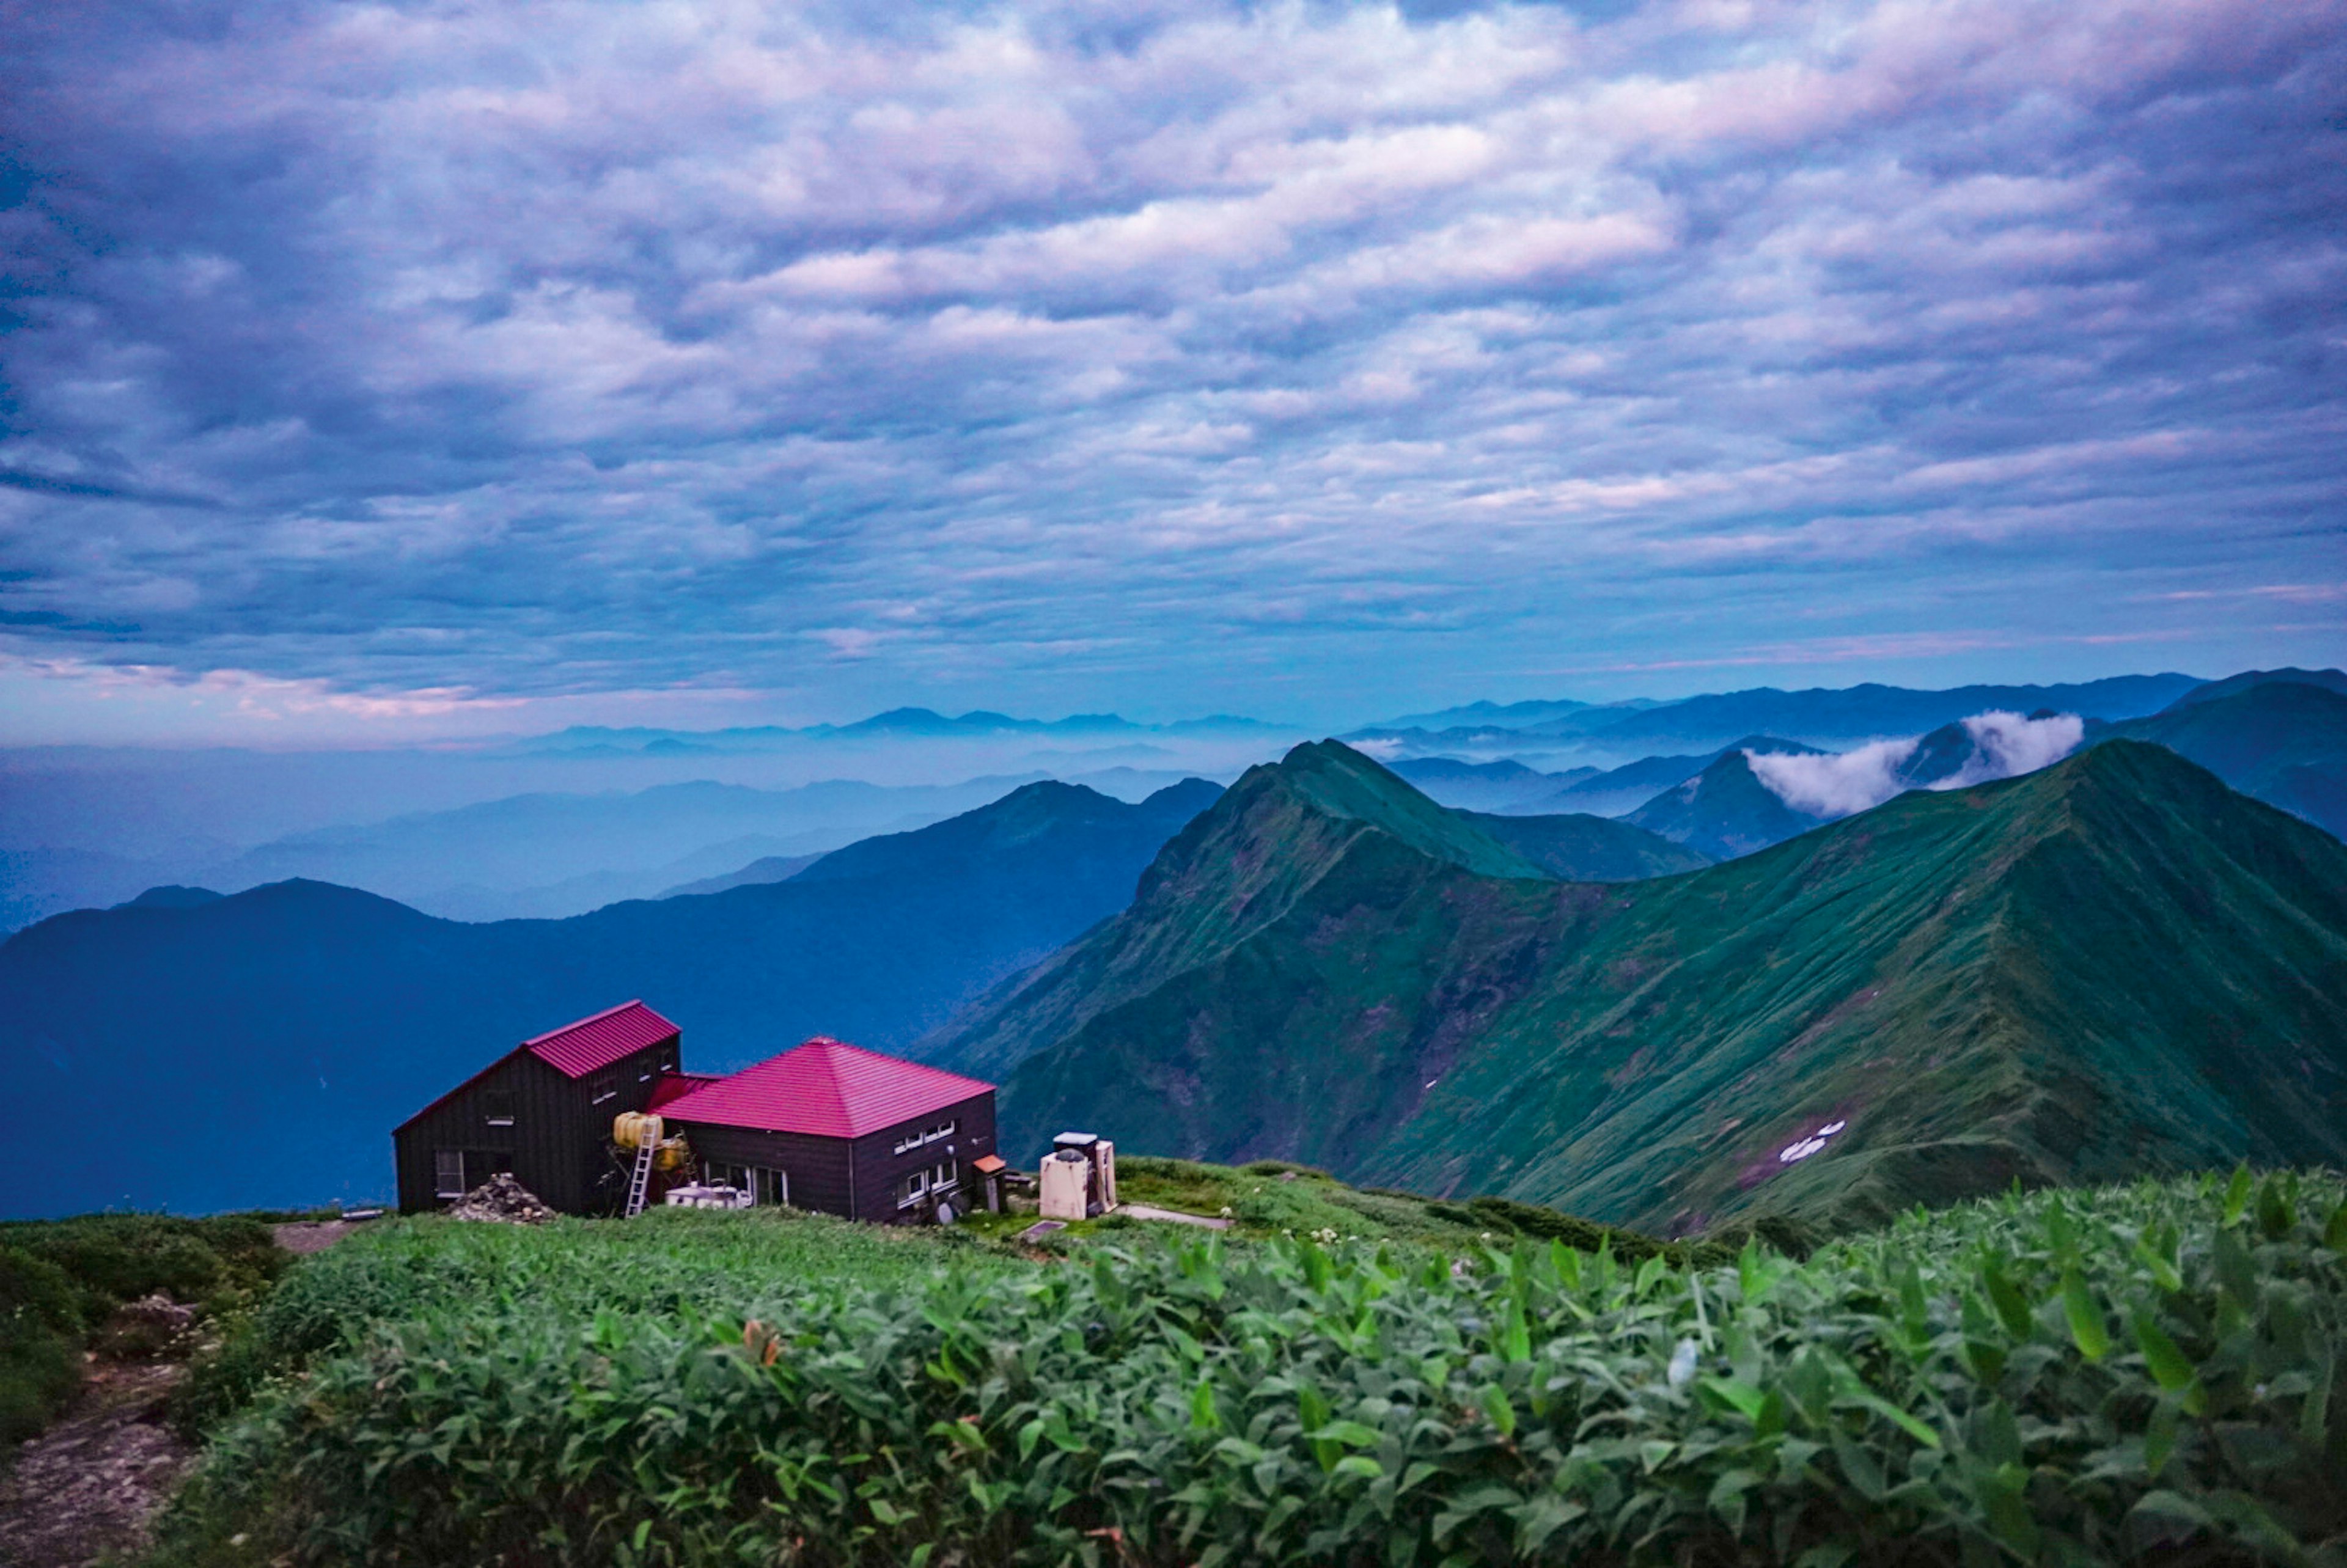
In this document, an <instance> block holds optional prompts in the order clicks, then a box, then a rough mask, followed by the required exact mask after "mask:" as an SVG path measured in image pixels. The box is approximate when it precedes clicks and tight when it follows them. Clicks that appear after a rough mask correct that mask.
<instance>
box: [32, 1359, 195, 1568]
mask: <svg viewBox="0 0 2347 1568" xmlns="http://www.w3.org/2000/svg"><path fill="white" fill-rule="evenodd" d="M186 1371H187V1367H186V1365H185V1364H184V1363H182V1362H179V1361H134V1362H124V1363H120V1364H116V1363H110V1362H104V1361H100V1362H95V1363H93V1364H92V1365H91V1367H90V1369H89V1379H88V1381H87V1383H85V1384H84V1385H83V1386H82V1391H81V1398H80V1399H78V1400H77V1401H76V1403H75V1404H74V1406H73V1408H72V1409H70V1410H68V1411H67V1413H66V1415H65V1417H64V1419H61V1420H59V1421H58V1422H57V1423H56V1425H55V1426H53V1427H51V1428H50V1429H49V1430H47V1431H46V1432H43V1433H42V1434H41V1435H40V1436H39V1437H37V1438H35V1439H33V1440H31V1441H30V1442H28V1443H26V1445H25V1446H24V1447H23V1448H22V1449H20V1450H17V1455H16V1462H15V1465H14V1466H13V1467H12V1468H11V1469H10V1470H9V1471H8V1473H7V1476H6V1478H5V1480H0V1563H6V1564H7V1565H8V1568H84V1565H85V1564H89V1563H97V1562H98V1561H99V1560H101V1559H103V1558H106V1557H108V1556H128V1555H129V1554H130V1553H134V1552H136V1551H138V1550H139V1549H140V1548H141V1547H143V1546H145V1545H146V1543H147V1526H148V1522H149V1520H150V1519H151V1518H152V1517H153V1515H154V1512H155V1510H156V1509H157V1508H159V1507H160V1506H161V1505H162V1502H163V1500H164V1499H166V1498H168V1497H169V1496H170V1495H171V1492H172V1491H173V1490H174V1489H175V1488H177V1487H178V1486H179V1480H180V1478H181V1477H182V1476H184V1475H186V1474H187V1471H188V1466H189V1465H190V1463H191V1462H192V1461H193V1460H194V1459H195V1453H194V1450H191V1449H190V1448H189V1447H188V1445H187V1444H185V1443H183V1442H181V1441H180V1440H179V1439H178V1438H177V1437H175V1436H174V1435H173V1434H172V1432H171V1430H170V1429H169V1427H167V1426H165V1425H164V1424H163V1406H164V1401H165V1399H167V1398H168V1397H169V1394H170V1391H171V1387H172V1385H173V1384H175V1383H177V1382H178V1381H179V1378H181V1377H182V1376H183V1375H184V1374H185V1373H186Z"/></svg>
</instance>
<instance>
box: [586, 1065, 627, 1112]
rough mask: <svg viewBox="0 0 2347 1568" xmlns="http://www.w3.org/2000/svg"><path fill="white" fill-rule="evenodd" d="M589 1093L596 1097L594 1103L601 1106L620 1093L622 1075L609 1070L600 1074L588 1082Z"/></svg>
mask: <svg viewBox="0 0 2347 1568" xmlns="http://www.w3.org/2000/svg"><path fill="white" fill-rule="evenodd" d="M587 1091H588V1092H589V1094H591V1095H593V1096H594V1097H595V1098H594V1103H595V1104H598V1105H600V1104H601V1103H603V1102H604V1101H606V1100H609V1099H610V1098H611V1097H612V1096H614V1095H616V1094H618V1093H619V1092H620V1075H619V1074H618V1073H616V1072H613V1071H609V1070H606V1071H601V1072H599V1073H597V1074H596V1075H595V1076H594V1077H592V1078H590V1079H589V1080H588V1081H587Z"/></svg>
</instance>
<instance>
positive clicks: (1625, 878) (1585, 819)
mask: <svg viewBox="0 0 2347 1568" xmlns="http://www.w3.org/2000/svg"><path fill="white" fill-rule="evenodd" d="M1460 815H1462V816H1465V817H1467V818H1468V819H1469V820H1470V821H1471V822H1473V823H1474V825H1476V826H1478V827H1480V828H1481V829H1482V830H1483V831H1484V832H1486V833H1488V834H1490V835H1491V836H1492V837H1494V838H1496V839H1498V840H1499V841H1500V842H1501V843H1502V844H1504V845H1507V846H1508V847H1509V848H1511V849H1512V850H1514V851H1515V852H1516V853H1517V854H1518V855H1521V856H1523V857H1524V858H1525V859H1526V860H1528V861H1530V862H1532V865H1533V866H1537V867H1538V868H1539V869H1540V870H1542V872H1544V873H1546V874H1547V875H1548V876H1553V877H1555V878H1557V879H1558V880H1559V881H1563V882H1636V881H1640V880H1642V879H1644V878H1645V877H1648V876H1672V875H1674V874H1676V873H1677V872H1681V871H1695V870H1698V869H1700V868H1701V867H1703V866H1708V865H1710V864H1711V857H1710V856H1707V855H1705V854H1703V853H1702V852H1701V851H1700V850H1697V849H1695V848H1691V847H1689V846H1688V845H1683V844H1674V843H1672V842H1671V841H1670V840H1669V839H1667V838H1665V837H1662V836H1661V835H1657V834H1653V833H1649V832H1647V831H1646V830H1645V828H1643V827H1637V826H1634V825H1631V824H1629V823H1626V822H1614V821H1612V820H1610V819H1609V818H1606V817H1602V816H1590V815H1585V814H1580V813H1574V814H1568V815H1562V816H1487V815H1482V814H1481V813H1479V812H1462V813H1460Z"/></svg>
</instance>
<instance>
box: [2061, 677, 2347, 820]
mask: <svg viewBox="0 0 2347 1568" xmlns="http://www.w3.org/2000/svg"><path fill="white" fill-rule="evenodd" d="M2274 673H2275V674H2276V675H2277V676H2280V675H2285V674H2290V675H2296V676H2302V677H2304V679H2302V680H2301V679H2275V680H2268V681H2256V682H2251V681H2248V680H2245V679H2244V678H2241V677H2236V678H2235V679H2234V680H2231V681H2218V682H2211V683H2210V684H2209V685H2207V686H2203V687H2199V688H2198V689H2196V690H2194V691H2192V692H2187V693H2186V694H2185V695H2184V696H2183V697H2181V698H2179V699H2178V701H2177V702H2176V703H2175V704H2174V705H2173V706H2171V707H2169V708H2168V710H2167V711H2166V712H2158V713H2153V714H2150V715H2148V716H2147V717H2144V718H2140V719H2129V720H2127V722H2125V723H2118V724H2114V725H2112V726H2111V727H2110V729H2109V731H2108V732H2107V733H2109V734H2111V735H2113V736H2124V737H2127V738H2128V739H2131V740H2139V741H2149V742H2151V743H2154V744H2156V745H2162V746H2166V747H2167V748H2168V750H2169V751H2171V752H2175V753H2178V754H2180V755H2182V756H2186V757H2189V758H2190V759H2192V761H2194V762H2196V763H2198V764H2200V765H2201V766H2202V767H2204V768H2207V769H2208V770H2209V772H2210V773H2213V774H2216V775H2217V776H2218V777H2219V778H2221V779H2223V780H2224V781H2225V782H2226V783H2227V784H2230V785H2232V786H2233V787H2234V788H2235V789H2237V790H2239V791H2240V792H2241V793H2242V794H2248V795H2254V796H2256V797H2257V798H2258V799H2260V800H2261V801H2264V802H2265V803H2266V804H2269V805H2278V806H2280V807H2281V808H2282V809H2283V810H2284V811H2288V812H2294V813H2296V814H2297V815H2300V816H2302V817H2304V818H2306V819H2307V820H2308V821H2309V822H2311V823H2314V824H2316V825H2319V826H2321V827H2324V828H2327V829H2329V830H2330V831H2331V832H2332V833H2333V834H2336V835H2347V693H2342V692H2339V691H2337V690H2335V689H2326V688H2325V687H2324V686H2322V685H2321V684H2318V683H2316V682H2319V681H2320V680H2321V677H2319V676H2315V675H2311V674H2309V673H2308V672H2307V671H2275V672H2274ZM2333 679H2335V677H2333Z"/></svg>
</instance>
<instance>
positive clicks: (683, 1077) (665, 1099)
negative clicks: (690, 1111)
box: [644, 1072, 724, 1111]
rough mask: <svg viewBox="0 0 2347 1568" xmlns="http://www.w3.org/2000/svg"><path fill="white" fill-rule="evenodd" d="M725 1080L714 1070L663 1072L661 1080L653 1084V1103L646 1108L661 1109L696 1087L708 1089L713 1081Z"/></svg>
mask: <svg viewBox="0 0 2347 1568" xmlns="http://www.w3.org/2000/svg"><path fill="white" fill-rule="evenodd" d="M723 1081H724V1079H723V1078H722V1077H720V1076H719V1075H718V1074H716V1073H714V1072H663V1073H661V1075H660V1081H659V1082H657V1083H654V1084H653V1085H652V1098H651V1104H649V1105H647V1106H645V1107H644V1109H645V1110H647V1111H659V1110H661V1109H663V1108H664V1107H666V1106H667V1105H668V1103H669V1102H671V1101H674V1100H681V1099H682V1098H683V1097H684V1096H686V1095H688V1094H690V1093H692V1091H694V1090H696V1089H706V1088H708V1087H709V1086H710V1085H711V1084H712V1083H723Z"/></svg>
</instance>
